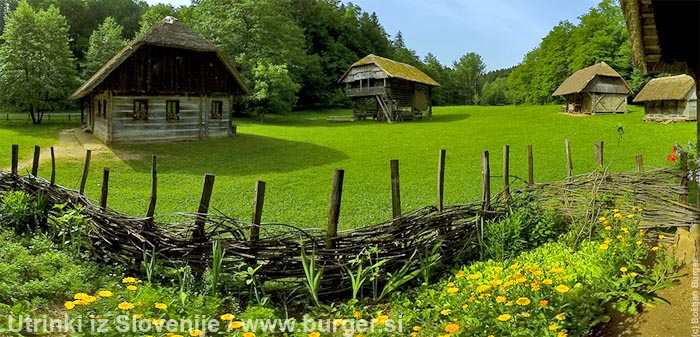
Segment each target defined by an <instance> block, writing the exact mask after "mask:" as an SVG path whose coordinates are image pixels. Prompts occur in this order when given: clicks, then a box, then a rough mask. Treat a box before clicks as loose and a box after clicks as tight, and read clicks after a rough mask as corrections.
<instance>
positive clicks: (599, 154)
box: [595, 142, 605, 167]
mask: <svg viewBox="0 0 700 337" xmlns="http://www.w3.org/2000/svg"><path fill="white" fill-rule="evenodd" d="M603 145H605V144H603V142H596V143H595V164H596V166H598V167H600V166H603V164H605V161H604V160H603Z"/></svg>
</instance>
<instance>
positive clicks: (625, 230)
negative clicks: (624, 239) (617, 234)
mask: <svg viewBox="0 0 700 337" xmlns="http://www.w3.org/2000/svg"><path fill="white" fill-rule="evenodd" d="M621 230H622V232H623V233H625V234H629V233H630V230H629V228H627V227H622V229H621Z"/></svg>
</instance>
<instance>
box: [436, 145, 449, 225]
mask: <svg viewBox="0 0 700 337" xmlns="http://www.w3.org/2000/svg"><path fill="white" fill-rule="evenodd" d="M446 154H447V150H445V149H442V150H440V156H439V157H438V181H437V199H438V200H437V210H438V212H442V209H443V207H444V200H445V155H446Z"/></svg>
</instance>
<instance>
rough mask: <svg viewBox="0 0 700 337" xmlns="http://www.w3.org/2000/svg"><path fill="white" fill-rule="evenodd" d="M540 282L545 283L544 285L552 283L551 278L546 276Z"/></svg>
mask: <svg viewBox="0 0 700 337" xmlns="http://www.w3.org/2000/svg"><path fill="white" fill-rule="evenodd" d="M542 283H543V284H546V285H550V284H552V280H551V279H548V278H546V279H544V280H542Z"/></svg>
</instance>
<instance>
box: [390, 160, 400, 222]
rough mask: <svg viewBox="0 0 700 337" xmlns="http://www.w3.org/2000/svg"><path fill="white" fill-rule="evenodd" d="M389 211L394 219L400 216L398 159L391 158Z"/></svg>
mask: <svg viewBox="0 0 700 337" xmlns="http://www.w3.org/2000/svg"><path fill="white" fill-rule="evenodd" d="M391 212H392V216H393V218H394V219H396V218H398V217H400V216H401V189H400V183H399V160H398V159H392V160H391Z"/></svg>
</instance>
